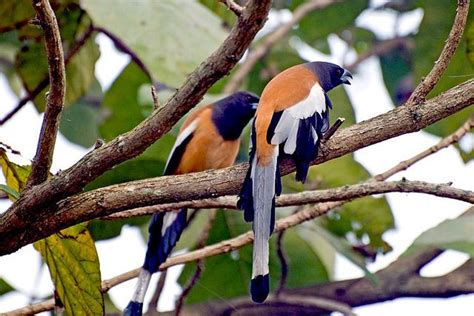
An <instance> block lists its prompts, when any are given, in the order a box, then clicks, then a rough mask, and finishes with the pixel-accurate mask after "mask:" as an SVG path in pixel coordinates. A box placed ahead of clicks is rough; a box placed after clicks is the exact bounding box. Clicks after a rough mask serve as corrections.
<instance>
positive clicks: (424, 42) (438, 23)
mask: <svg viewBox="0 0 474 316" xmlns="http://www.w3.org/2000/svg"><path fill="white" fill-rule="evenodd" d="M416 3H417V4H418V6H420V7H422V8H423V10H424V16H423V20H422V22H421V25H420V28H419V32H418V34H416V36H415V42H416V43H415V44H416V49H415V51H414V53H413V72H414V76H415V84H417V83H418V82H420V80H421V78H422V77H424V76H426V75H427V74H428V73H429V71H430V70H431V69H432V67H433V65H434V63H435V61H436V60H437V58H438V57H439V55H440V53H441V51H442V49H443V47H444V45H445V40H446V38H447V37H448V34H449V32H450V30H451V26H452V24H453V21H454V16H455V14H456V1H444V0H429V1H427V0H418V1H417V2H416ZM471 23H472V14H471V15H470V16H469V17H468V24H467V25H470V24H471ZM467 34H469V32H465V33H464V36H463V38H462V40H461V42H460V43H459V47H458V48H457V50H456V53H455V54H454V56H453V58H452V59H451V62H450V64H449V66H448V68H447V69H446V71H445V73H444V74H443V76H442V77H441V79H440V81H439V82H438V83H437V85H436V86H435V87H434V89H433V91H432V92H431V93H430V94H429V95H428V97H432V96H436V95H438V94H440V93H441V92H443V91H446V90H448V89H449V88H451V87H453V86H455V85H457V84H460V83H462V82H464V81H466V80H468V79H470V78H472V72H473V66H472V65H471V64H470V61H469V59H468V54H466V52H467V44H466V43H467V40H466V36H467ZM471 113H472V110H470V109H469V108H467V109H465V110H463V111H460V112H458V113H456V114H454V115H452V116H450V117H449V118H447V119H444V120H441V121H439V122H437V123H435V124H433V125H431V126H429V127H428V128H426V131H427V132H429V133H431V134H434V135H437V136H440V137H444V136H446V135H448V134H450V133H452V132H454V131H455V130H456V129H457V128H459V126H461V124H462V123H464V122H465V121H466V120H467V119H468V118H469V116H470V114H471Z"/></svg>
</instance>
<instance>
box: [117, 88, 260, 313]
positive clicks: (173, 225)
mask: <svg viewBox="0 0 474 316" xmlns="http://www.w3.org/2000/svg"><path fill="white" fill-rule="evenodd" d="M258 101H259V98H258V97H257V96H256V95H254V94H252V93H249V92H237V93H234V94H232V95H230V96H228V97H226V98H224V99H222V100H220V101H217V102H215V103H213V104H209V105H207V106H204V107H201V108H199V109H198V110H196V111H195V112H193V113H192V114H191V115H190V116H189V118H188V119H187V120H186V121H185V122H184V123H183V125H182V126H181V129H180V131H179V134H178V137H177V138H176V142H175V144H174V147H173V149H172V150H171V153H170V155H169V158H168V162H167V163H166V167H165V171H164V175H177V174H185V173H191V172H198V171H204V170H208V169H219V168H225V167H229V166H231V165H232V164H233V163H234V161H235V159H236V157H237V154H238V151H239V146H240V135H241V134H242V131H243V129H244V128H245V126H246V125H247V124H248V122H249V121H250V119H251V118H252V117H253V116H254V114H255V110H256V108H257V105H258ZM186 215H187V212H186V209H181V210H179V211H175V212H166V213H157V214H155V215H153V218H152V220H151V223H150V226H149V229H148V230H149V240H148V248H147V251H146V256H145V262H144V264H143V267H142V269H141V270H140V274H139V276H138V281H137V288H136V290H135V293H134V295H133V297H132V300H131V301H130V303H129V304H128V306H127V307H126V309H125V311H124V315H142V308H143V299H144V297H145V293H146V290H147V288H148V284H149V282H150V278H151V275H152V274H153V273H155V272H157V271H158V269H159V267H160V265H161V264H162V263H163V262H165V261H166V259H167V257H168V256H169V255H170V253H171V251H172V249H173V247H174V246H175V244H176V242H177V241H178V239H179V237H180V236H181V233H182V232H183V230H184V228H185V226H186Z"/></svg>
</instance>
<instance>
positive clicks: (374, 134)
mask: <svg viewBox="0 0 474 316" xmlns="http://www.w3.org/2000/svg"><path fill="white" fill-rule="evenodd" d="M473 102H474V80H469V81H467V82H465V83H463V84H461V85H459V86H456V87H454V88H452V89H450V90H448V91H446V92H445V93H443V94H441V95H439V96H437V97H435V98H432V99H430V100H428V101H427V102H425V103H423V104H419V105H417V106H412V107H406V106H400V107H397V108H396V109H393V110H391V111H389V112H387V113H385V114H382V115H379V116H377V117H374V118H372V119H370V120H368V121H364V122H361V123H359V124H355V125H353V126H350V127H348V128H345V129H342V130H340V131H339V132H338V133H337V134H335V135H334V136H333V137H331V138H330V139H329V140H328V141H327V142H325V143H324V144H322V145H321V148H320V155H319V156H318V157H317V158H316V159H315V160H314V161H313V162H312V163H313V164H315V163H322V162H324V161H327V160H330V159H334V158H337V157H339V156H342V155H344V154H347V153H350V152H353V151H355V150H357V149H359V148H363V147H366V146H369V145H372V144H375V143H378V142H380V141H383V140H386V139H389V138H392V137H395V136H399V135H402V134H406V133H409V132H415V131H418V130H420V129H422V128H424V127H426V126H428V125H430V124H432V123H434V122H436V121H437V120H440V119H441V118H444V117H447V116H449V115H451V114H452V113H455V112H457V111H459V110H461V109H463V108H465V107H467V106H468V105H471V104H472V103H473ZM130 134H133V133H129V134H128V135H130ZM119 138H120V137H119ZM109 145H110V143H109V144H108V145H104V146H102V147H101V148H99V149H98V150H96V152H97V151H101V150H102V149H103V148H104V147H110V146H109ZM125 148H126V147H125ZM125 148H124V150H125ZM101 155H102V154H100V155H99V156H101ZM87 157H95V155H93V154H92V155H91V154H89V155H88V156H86V158H85V159H86V161H87V160H88V158H87ZM114 158H115V157H112V158H110V159H114ZM87 167H88V165H87V164H86V165H85V166H83V167H82V168H79V169H78V170H82V173H87V172H89V168H87ZM246 168H247V164H240V165H237V166H234V167H231V168H226V169H221V170H212V171H206V172H199V173H193V174H188V175H180V176H168V177H161V178H159V179H147V180H141V181H134V182H130V183H125V184H118V185H113V186H109V187H105V188H100V189H97V190H94V191H89V192H86V193H82V194H79V195H77V196H74V197H71V198H68V199H65V200H64V201H61V202H59V203H57V204H54V205H52V206H51V207H50V208H48V209H42V208H34V209H33V210H34V215H31V214H30V216H34V220H33V219H32V218H28V213H27V212H28V211H29V210H30V209H29V207H33V206H34V205H37V204H38V203H40V202H41V201H44V196H43V195H42V194H45V195H47V194H48V192H44V191H43V190H44V189H45V188H48V187H50V186H52V189H51V190H53V189H55V190H57V191H59V192H61V189H64V188H57V187H56V185H57V181H55V179H58V180H60V183H63V181H64V180H63V179H62V178H63V174H60V175H59V176H56V177H55V178H53V179H52V180H50V181H49V182H48V183H47V184H45V185H41V186H38V187H37V188H35V194H34V195H29V196H27V197H25V196H23V197H22V198H23V199H22V198H20V200H22V201H21V202H17V203H16V204H14V205H13V206H12V207H11V208H10V210H9V211H7V212H6V213H4V214H3V215H2V216H1V217H0V239H1V240H2V241H3V242H2V243H1V244H0V254H6V253H9V252H12V251H15V250H16V249H18V248H19V247H21V246H24V245H26V244H28V243H30V242H33V241H35V240H38V239H41V238H43V237H46V236H48V235H49V234H52V233H54V232H56V231H59V230H60V229H62V228H65V227H68V226H71V225H73V224H76V223H80V222H83V221H86V220H89V219H92V218H96V217H100V216H105V215H108V214H110V213H112V212H118V211H123V210H126V209H129V208H130V207H126V205H127V203H128V202H127V201H129V200H135V201H136V200H137V199H140V201H138V203H137V204H136V205H135V207H141V206H146V205H153V204H159V203H170V202H176V201H182V200H193V199H203V198H210V197H216V196H220V195H229V194H236V193H237V192H238V190H239V188H240V185H241V183H242V180H243V176H244V175H245V171H246ZM73 169H74V167H73ZM69 170H71V169H69ZM78 170H77V171H76V170H75V169H74V170H73V171H74V172H73V174H75V172H78ZM280 170H281V172H282V174H288V173H290V172H292V171H294V165H293V163H292V162H291V161H289V160H284V161H282V163H281V167H280ZM90 172H93V171H90ZM65 173H66V174H71V173H70V172H68V171H65ZM87 176H88V175H86V177H87ZM77 177H79V178H82V179H84V175H82V174H81V175H78V176H77ZM75 179H76V178H75V177H71V178H69V180H70V182H69V183H71V182H74V180H75ZM64 185H65V186H67V185H68V184H67V183H64ZM125 188H126V190H125ZM177 188H179V190H176V189H177ZM114 192H115V193H117V192H118V193H119V194H113V193H114ZM40 193H42V194H40ZM25 195H26V194H25ZM112 197H113V198H112ZM20 200H18V201H20ZM25 214H26V216H27V217H26V218H25Z"/></svg>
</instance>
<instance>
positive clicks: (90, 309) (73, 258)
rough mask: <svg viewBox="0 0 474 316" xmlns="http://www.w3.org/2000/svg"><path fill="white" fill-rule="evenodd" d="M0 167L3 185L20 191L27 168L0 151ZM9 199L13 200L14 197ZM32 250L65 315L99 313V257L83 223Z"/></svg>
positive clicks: (102, 303) (39, 243) (102, 305)
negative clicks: (41, 261) (46, 272)
mask: <svg viewBox="0 0 474 316" xmlns="http://www.w3.org/2000/svg"><path fill="white" fill-rule="evenodd" d="M0 164H1V165H2V171H3V175H4V176H5V179H6V182H7V185H8V186H9V187H10V188H13V189H14V190H16V191H18V192H20V191H21V190H22V189H23V188H24V187H25V185H26V181H27V179H28V175H29V173H30V171H31V167H30V166H19V165H17V164H15V163H13V162H11V161H10V160H9V159H8V157H7V155H6V154H5V151H4V150H3V149H0ZM10 197H11V198H12V199H13V200H15V196H14V195H10ZM34 247H35V249H36V250H38V251H39V252H40V253H41V255H42V257H43V259H44V261H45V262H46V264H47V265H48V268H49V272H50V274H51V278H52V280H53V283H54V287H55V290H56V291H57V293H58V295H59V298H60V299H61V302H62V303H63V304H64V306H65V308H66V314H67V315H74V314H79V315H98V314H102V313H103V310H104V301H103V298H102V292H101V277H100V266H99V257H98V255H97V251H96V248H95V244H94V240H93V239H92V237H91V235H90V233H89V231H88V230H87V226H86V224H78V225H75V226H72V227H69V228H66V229H63V230H61V231H60V232H59V233H57V234H53V235H51V236H49V237H48V238H45V239H42V240H39V241H37V242H35V243H34ZM0 285H1V284H0Z"/></svg>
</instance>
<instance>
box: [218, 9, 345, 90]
mask: <svg viewBox="0 0 474 316" xmlns="http://www.w3.org/2000/svg"><path fill="white" fill-rule="evenodd" d="M224 1H225V0H224ZM338 1H340V0H312V1H308V2H306V3H305V2H303V4H301V5H300V6H299V7H298V8H296V10H295V11H294V12H293V17H292V18H291V20H290V21H288V22H287V23H284V24H282V25H281V26H280V27H279V28H277V29H276V30H275V31H274V32H272V33H271V34H269V35H268V36H267V37H265V39H264V40H263V41H262V43H261V44H260V45H258V46H257V47H255V48H254V49H253V50H251V51H250V52H249V55H248V56H247V58H246V59H245V61H244V62H243V63H242V64H241V65H240V66H239V68H238V69H237V70H236V72H235V73H234V74H233V75H232V77H231V78H230V79H229V82H228V83H227V85H226V86H225V87H224V93H229V94H230V93H233V92H235V91H237V90H238V89H239V87H240V85H241V84H242V81H243V80H244V79H245V77H246V76H247V75H248V74H249V72H250V71H252V69H253V67H254V66H255V64H256V63H257V62H258V61H259V60H260V59H261V58H262V57H263V56H265V55H266V54H267V53H268V52H269V51H270V49H271V48H272V46H273V45H275V43H276V42H278V41H279V40H281V39H282V38H283V37H285V36H286V35H288V33H289V32H290V31H291V30H292V29H293V27H294V26H295V25H296V24H298V23H299V22H300V21H301V19H303V18H304V17H305V16H306V15H307V14H308V13H310V12H312V11H314V10H318V9H323V8H325V7H327V6H328V5H331V4H333V3H335V2H338Z"/></svg>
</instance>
